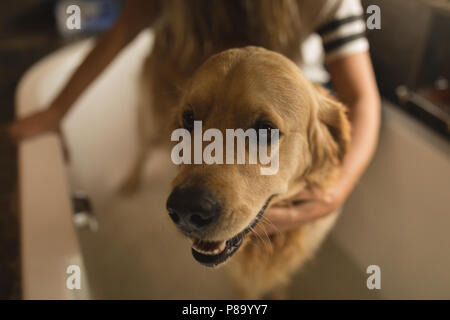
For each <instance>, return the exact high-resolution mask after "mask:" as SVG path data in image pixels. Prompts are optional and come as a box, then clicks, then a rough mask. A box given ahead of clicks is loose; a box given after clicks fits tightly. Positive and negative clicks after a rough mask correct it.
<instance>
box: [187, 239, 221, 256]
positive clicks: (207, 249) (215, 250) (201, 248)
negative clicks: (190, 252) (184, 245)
mask: <svg viewBox="0 0 450 320" xmlns="http://www.w3.org/2000/svg"><path fill="white" fill-rule="evenodd" d="M192 247H193V248H194V250H195V251H197V252H200V253H203V254H206V255H216V254H219V253H221V252H222V251H223V250H225V241H222V242H218V241H217V242H210V241H202V240H198V239H196V240H194V243H193V245H192Z"/></svg>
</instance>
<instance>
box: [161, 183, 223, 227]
mask: <svg viewBox="0 0 450 320" xmlns="http://www.w3.org/2000/svg"><path fill="white" fill-rule="evenodd" d="M166 206H167V211H169V216H170V218H171V219H172V220H173V222H175V224H176V225H177V226H178V227H179V228H180V229H181V230H183V231H185V232H195V231H200V230H202V229H204V228H206V227H207V226H209V225H210V224H211V223H213V222H214V221H215V220H216V219H217V218H218V216H219V214H220V204H219V202H218V201H217V199H216V198H215V197H214V196H212V195H211V194H210V193H208V192H206V191H204V190H202V189H199V188H183V189H182V188H178V187H177V188H175V189H174V190H173V191H172V193H171V194H170V196H169V199H167V204H166Z"/></svg>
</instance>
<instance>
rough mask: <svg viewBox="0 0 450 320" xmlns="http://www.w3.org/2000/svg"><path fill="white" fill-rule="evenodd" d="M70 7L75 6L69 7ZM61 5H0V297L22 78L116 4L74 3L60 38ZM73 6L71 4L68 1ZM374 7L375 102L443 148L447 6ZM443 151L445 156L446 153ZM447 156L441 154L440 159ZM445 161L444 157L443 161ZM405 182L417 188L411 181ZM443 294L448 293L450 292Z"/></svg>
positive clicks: (15, 239)
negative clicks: (12, 125)
mask: <svg viewBox="0 0 450 320" xmlns="http://www.w3.org/2000/svg"><path fill="white" fill-rule="evenodd" d="M74 2H76V1H74ZM67 3H68V2H67V1H51V0H20V1H1V2H0V108H1V110H0V298H1V299H17V298H21V297H22V293H21V261H20V227H19V226H20V216H19V212H18V199H17V198H18V195H17V150H16V149H15V147H14V146H12V145H11V144H10V142H9V140H8V139H7V137H6V135H5V132H4V128H5V126H6V124H7V123H9V122H11V121H12V120H13V119H14V95H15V90H16V87H17V84H18V82H19V80H20V78H21V76H22V75H23V74H24V72H25V71H26V70H27V69H28V68H29V67H30V66H31V65H33V64H34V63H35V62H37V61H38V60H39V59H41V58H42V57H44V56H45V55H47V54H49V53H50V52H52V51H54V50H56V49H58V48H60V47H63V46H65V45H67V44H69V43H72V42H74V41H77V40H79V39H82V38H87V37H89V36H92V35H95V34H97V33H99V32H101V31H102V30H104V29H105V28H107V27H108V26H109V25H110V24H111V23H112V22H113V21H114V19H115V18H116V17H117V15H118V13H119V11H120V6H121V5H122V1H113V0H108V1H106V0H101V1H84V2H83V1H81V2H79V3H81V4H82V5H84V6H85V8H87V9H86V10H83V14H85V15H86V16H85V17H84V18H85V19H86V21H87V24H86V28H83V32H80V33H70V34H69V33H66V32H65V31H64V30H65V28H62V27H61V23H63V22H62V21H64V20H61V19H62V18H61V17H63V18H65V17H66V15H65V13H64V10H62V9H61V8H63V7H64V6H65V5H66V4H67ZM70 3H72V2H70ZM362 3H363V5H364V7H366V6H368V5H371V4H376V5H379V6H380V8H381V26H382V29H381V30H368V34H367V36H368V39H369V42H370V44H371V56H372V61H373V64H374V68H375V72H376V76H377V79H378V85H379V88H380V91H381V95H382V96H383V98H384V99H386V100H387V101H389V102H390V103H391V104H392V105H393V106H394V107H395V108H396V109H397V110H399V111H400V112H401V114H402V116H403V115H404V116H406V117H408V118H412V119H415V120H414V121H416V122H417V123H419V125H420V126H421V127H422V128H423V129H424V130H425V131H426V132H429V133H430V134H431V135H436V136H438V137H439V139H441V140H442V141H446V143H448V142H449V138H450V131H449V130H450V90H449V83H448V81H449V79H450V41H449V39H450V2H449V1H447V0H369V1H368V0H363V1H362ZM447 150H448V149H447ZM447 156H448V153H447ZM447 159H448V158H447ZM411 183H419V182H418V181H411ZM449 288H450V286H449Z"/></svg>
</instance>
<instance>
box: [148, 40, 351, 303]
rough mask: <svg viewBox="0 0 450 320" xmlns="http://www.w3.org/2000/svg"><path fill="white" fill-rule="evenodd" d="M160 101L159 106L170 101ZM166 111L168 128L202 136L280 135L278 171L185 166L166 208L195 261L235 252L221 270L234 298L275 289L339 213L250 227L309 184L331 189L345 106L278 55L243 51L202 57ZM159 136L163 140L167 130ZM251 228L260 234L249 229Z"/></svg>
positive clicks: (343, 138) (345, 135)
mask: <svg viewBox="0 0 450 320" xmlns="http://www.w3.org/2000/svg"><path fill="white" fill-rule="evenodd" d="M159 98H160V99H161V100H159V102H160V105H167V104H171V103H175V101H171V100H170V99H162V97H159ZM172 111H174V112H175V118H176V120H175V126H173V127H172V128H171V129H175V128H176V127H185V128H189V127H191V126H193V121H194V120H201V121H202V122H203V128H204V130H206V129H209V128H217V129H218V130H220V131H221V132H223V133H225V130H226V129H230V128H231V129H235V128H242V129H244V130H245V129H248V128H269V129H272V128H274V129H275V128H276V129H278V130H279V132H280V138H279V141H278V143H279V148H278V150H279V151H278V152H279V170H278V172H277V173H276V174H273V175H261V173H260V166H261V164H248V163H245V164H243V165H239V164H235V165H229V164H212V165H209V164H183V165H181V166H180V172H179V174H178V175H177V177H176V178H175V180H174V181H173V183H172V185H173V190H172V192H171V194H170V196H169V198H168V201H167V208H168V212H169V215H170V217H171V218H172V220H173V221H174V223H175V224H176V225H177V227H178V228H179V230H180V231H181V232H182V233H183V234H184V235H186V236H188V237H190V238H191V239H192V241H193V249H192V253H193V256H194V258H195V259H196V260H197V261H198V262H200V263H202V264H204V265H206V266H218V265H221V264H222V263H224V262H225V261H228V259H229V258H230V257H232V256H233V255H234V257H233V258H232V259H230V261H229V263H227V267H228V269H229V271H230V274H231V276H232V277H233V279H234V282H235V283H236V286H237V287H238V288H239V289H240V292H241V297H243V298H259V297H261V296H262V295H263V294H267V293H270V292H271V291H273V290H277V291H278V290H280V289H281V287H282V286H284V285H286V284H287V283H288V279H289V276H290V275H291V274H292V273H293V272H294V271H295V270H296V269H297V268H299V267H300V265H302V264H303V263H304V262H305V261H306V260H307V259H308V258H310V257H311V256H312V255H313V253H314V252H315V250H316V249H317V248H318V247H319V245H320V243H321V241H322V240H323V239H324V237H325V235H326V234H327V232H328V231H329V230H330V228H331V227H332V225H333V223H334V221H335V219H336V217H337V213H333V214H330V215H328V216H327V217H324V218H321V219H318V220H316V221H313V222H310V223H308V224H305V225H304V226H302V227H299V228H297V229H295V230H293V231H289V232H285V233H278V234H274V235H270V236H268V237H267V236H264V233H263V228H264V226H263V223H264V222H265V221H261V222H260V224H262V225H261V226H259V225H257V223H258V221H259V220H263V218H264V217H263V214H264V210H265V209H266V208H267V207H268V206H270V205H272V204H274V203H277V202H286V200H285V199H287V198H289V197H290V196H292V195H294V194H295V193H297V192H299V191H301V190H302V189H304V188H307V187H309V186H319V187H321V188H326V187H327V186H330V185H331V184H332V183H333V182H334V180H335V178H336V175H337V174H338V168H339V163H340V160H341V159H342V158H343V156H344V154H345V152H346V148H347V145H348V143H349V139H350V125H349V122H348V120H347V118H346V115H345V108H344V106H343V105H341V104H340V103H339V102H337V101H336V100H334V99H333V98H332V97H330V96H329V95H328V93H327V92H326V90H324V89H322V88H320V87H318V86H316V85H314V84H312V83H311V82H309V81H308V80H307V79H306V78H304V77H303V76H302V74H301V72H300V70H299V68H298V67H297V65H295V64H294V63H293V62H292V61H290V60H289V59H287V58H286V57H284V56H282V55H281V54H278V53H275V52H273V51H269V50H266V49H263V48H259V47H244V48H240V49H229V50H226V51H224V52H222V53H219V54H217V55H214V56H212V57H211V58H210V59H208V60H207V61H206V62H205V63H204V64H203V65H202V66H201V67H200V68H199V69H198V70H197V71H196V72H195V74H194V76H193V77H192V79H191V80H190V81H189V82H188V84H187V85H186V86H185V90H184V94H183V95H182V96H181V98H180V100H179V101H178V102H176V108H175V110H172ZM155 114H157V113H155ZM163 132H165V133H164V134H165V135H166V136H165V138H166V141H168V140H169V139H170V138H169V137H170V133H169V132H166V131H163ZM154 136H157V135H154ZM158 139H159V138H158ZM285 204H286V203H285ZM256 227H259V229H260V231H259V236H256V234H255V232H251V231H252V230H253V228H256Z"/></svg>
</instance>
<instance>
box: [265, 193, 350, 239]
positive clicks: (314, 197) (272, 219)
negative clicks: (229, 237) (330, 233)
mask: <svg viewBox="0 0 450 320" xmlns="http://www.w3.org/2000/svg"><path fill="white" fill-rule="evenodd" d="M344 201H345V196H344V195H343V194H342V192H340V188H339V187H338V186H336V187H335V188H331V189H329V190H327V191H326V192H324V191H322V190H320V189H319V188H310V189H305V190H303V191H302V192H300V193H298V194H296V195H295V196H293V197H292V198H290V199H287V201H286V202H287V203H289V204H288V205H285V204H282V205H274V206H272V207H270V208H269V209H267V210H266V212H265V213H264V222H263V223H262V224H261V226H259V225H258V226H257V227H260V228H261V231H260V230H258V229H257V230H256V231H257V232H258V233H259V234H261V233H262V234H264V232H265V233H267V234H276V233H280V232H283V231H287V230H290V229H293V228H296V227H298V226H300V225H301V224H303V223H305V222H309V221H312V220H315V219H317V218H321V217H324V216H326V215H327V214H329V213H331V212H334V211H336V210H337V209H339V208H340V207H341V206H342V204H343V203H344Z"/></svg>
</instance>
